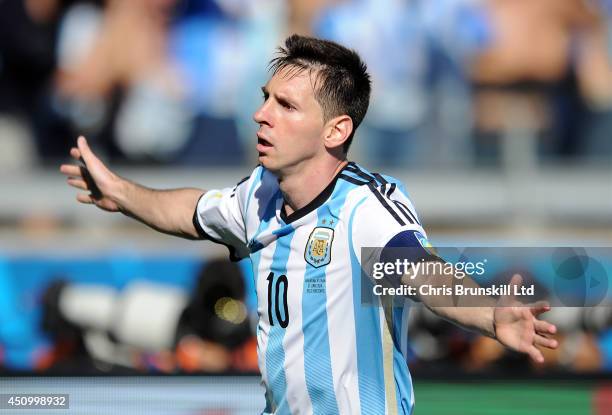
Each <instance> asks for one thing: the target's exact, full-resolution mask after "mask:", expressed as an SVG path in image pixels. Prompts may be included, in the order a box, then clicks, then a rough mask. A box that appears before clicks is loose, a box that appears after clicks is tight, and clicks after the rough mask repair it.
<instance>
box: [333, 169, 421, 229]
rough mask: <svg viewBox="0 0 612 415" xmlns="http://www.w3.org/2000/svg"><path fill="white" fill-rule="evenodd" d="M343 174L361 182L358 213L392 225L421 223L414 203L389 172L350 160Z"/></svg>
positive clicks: (401, 184) (356, 211) (355, 201)
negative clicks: (370, 169) (366, 166)
mask: <svg viewBox="0 0 612 415" xmlns="http://www.w3.org/2000/svg"><path fill="white" fill-rule="evenodd" d="M342 174H343V175H346V176H348V180H351V181H353V182H355V183H356V185H359V186H360V190H359V192H358V193H357V192H356V196H358V197H354V198H353V209H354V213H355V214H359V215H360V216H362V215H365V216H366V217H369V218H370V220H373V219H375V220H376V221H378V222H379V223H389V225H390V226H391V225H399V226H407V225H408V226H409V225H418V226H420V222H419V220H418V216H417V214H416V212H415V208H414V205H413V204H412V201H411V200H410V198H409V197H408V193H407V192H406V189H405V186H404V185H403V183H402V182H401V181H399V180H398V179H396V178H394V177H392V176H389V175H384V174H379V173H375V172H370V171H369V170H366V169H364V168H363V167H361V166H359V165H357V164H355V163H350V164H349V165H348V166H347V168H346V169H345V170H344V171H343V173H342Z"/></svg>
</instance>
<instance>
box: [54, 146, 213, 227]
mask: <svg viewBox="0 0 612 415" xmlns="http://www.w3.org/2000/svg"><path fill="white" fill-rule="evenodd" d="M70 155H71V156H72V157H73V158H74V159H75V160H77V161H80V162H81V163H83V164H84V166H79V165H74V164H63V165H62V166H61V167H60V171H61V172H62V173H63V174H65V175H66V176H68V184H69V185H70V186H72V187H75V188H77V189H80V190H84V191H85V192H88V193H83V192H81V193H79V194H78V195H77V200H78V201H79V202H81V203H86V204H95V205H96V206H97V207H99V208H100V209H103V210H106V211H109V212H121V213H123V214H125V215H127V216H130V217H132V218H135V219H137V220H138V221H140V222H142V223H144V224H146V225H147V226H150V227H151V228H153V229H155V230H158V231H160V232H163V233H167V234H171V235H175V236H180V237H183V238H188V239H196V238H199V234H198V232H197V230H196V229H195V227H194V225H193V214H194V212H195V209H196V205H197V202H198V200H199V198H200V197H201V196H202V195H203V194H204V193H205V191H204V190H201V189H195V188H182V189H172V190H155V189H149V188H147V187H144V186H141V185H139V184H137V183H134V182H132V181H130V180H127V179H124V178H122V177H120V176H118V175H117V174H115V173H113V172H112V171H111V170H109V169H108V168H107V167H106V166H105V165H104V163H102V161H101V160H100V159H99V158H98V157H97V156H96V155H95V154H94V153H93V152H92V151H91V149H90V148H89V146H88V145H87V140H85V138H84V137H79V138H78V140H77V147H74V148H72V149H71V150H70Z"/></svg>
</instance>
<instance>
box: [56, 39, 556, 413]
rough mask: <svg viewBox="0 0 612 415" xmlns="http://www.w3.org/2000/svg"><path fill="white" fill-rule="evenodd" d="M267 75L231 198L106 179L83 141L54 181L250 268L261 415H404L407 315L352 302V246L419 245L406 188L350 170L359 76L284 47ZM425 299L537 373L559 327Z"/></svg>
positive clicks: (290, 42) (316, 53)
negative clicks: (251, 151) (250, 151)
mask: <svg viewBox="0 0 612 415" xmlns="http://www.w3.org/2000/svg"><path fill="white" fill-rule="evenodd" d="M271 72H272V76H271V78H270V80H269V81H268V83H267V84H266V85H265V86H264V87H263V88H262V92H263V103H262V105H261V107H260V108H259V109H258V110H257V111H256V112H255V114H254V120H255V122H256V123H258V124H259V130H258V132H257V151H258V153H259V163H260V164H259V165H258V166H257V167H256V168H255V170H253V172H252V173H251V175H250V176H249V177H247V178H245V179H244V180H242V181H240V182H239V183H238V184H237V185H235V186H234V187H229V188H226V189H221V190H209V191H206V192H204V191H202V190H199V189H194V188H184V189H176V190H163V191H161V190H152V189H148V188H145V187H143V186H140V185H138V184H136V183H133V182H131V181H129V180H126V179H124V178H122V177H119V176H117V175H116V174H114V173H113V172H112V171H110V170H109V169H108V168H107V167H106V166H105V165H104V164H103V163H102V162H101V161H100V160H99V159H98V158H97V157H96V156H95V155H94V153H92V151H91V150H90V148H89V147H88V145H87V142H86V140H85V139H84V138H83V137H79V139H78V141H77V147H76V148H73V149H72V150H71V155H72V157H73V158H75V159H77V160H80V159H82V161H83V162H84V164H85V166H84V167H79V166H76V165H62V166H61V171H62V172H63V173H64V174H66V175H68V176H69V178H68V183H69V184H70V185H72V186H74V187H76V188H78V189H81V190H83V191H85V193H79V194H78V195H77V200H78V201H79V202H82V203H87V204H95V205H96V206H98V207H99V208H101V209H104V210H107V211H111V212H122V213H124V214H126V215H129V216H131V217H134V218H136V219H138V220H140V221H141V222H144V223H145V224H147V225H149V226H151V227H152V228H154V229H156V230H158V231H161V232H165V233H169V234H173V235H178V236H183V237H186V238H194V239H207V240H211V241H214V242H217V243H221V244H224V245H226V246H227V247H228V248H229V250H230V255H231V258H232V259H240V258H247V257H249V258H250V259H251V262H252V264H253V271H254V275H255V278H256V288H257V298H258V308H257V312H258V317H259V323H258V326H257V342H258V354H259V368H260V370H261V375H262V382H263V385H264V387H265V391H266V396H265V397H266V408H265V409H264V413H265V414H272V413H274V414H310V413H314V414H334V413H342V414H385V413H400V414H409V413H411V412H412V410H413V406H414V397H413V391H412V381H411V378H410V374H409V372H408V366H407V364H406V347H407V346H406V332H405V330H406V324H405V323H406V318H407V308H404V309H402V308H398V307H396V308H391V309H389V308H384V307H371V306H364V305H362V304H361V300H360V298H361V297H360V296H361V292H360V290H361V283H360V278H361V268H360V267H361V263H362V258H361V248H362V247H370V246H371V247H385V246H413V247H414V246H417V247H418V246H420V244H423V243H424V242H423V241H424V240H425V239H424V238H425V231H424V230H423V228H422V226H421V224H420V222H419V219H418V216H417V215H416V213H415V210H414V207H413V205H412V203H411V202H410V200H409V198H408V196H407V193H406V191H405V189H404V187H403V185H402V184H401V183H398V182H397V181H396V180H394V179H393V178H391V177H388V176H382V175H379V174H376V173H371V172H369V171H367V170H365V169H364V168H363V167H361V166H359V165H357V164H355V163H352V162H349V161H348V160H347V152H348V149H349V147H350V144H351V141H352V140H353V136H354V135H355V131H356V129H357V127H358V126H359V124H360V123H361V121H362V120H363V118H364V116H365V114H366V110H367V108H368V102H369V96H370V79H369V75H368V73H367V71H366V66H365V65H364V63H363V62H362V61H361V59H360V58H359V56H358V55H357V54H356V53H355V52H353V51H351V50H348V49H346V48H344V47H342V46H340V45H338V44H335V43H332V42H328V41H323V40H318V39H313V38H307V37H302V36H297V35H293V36H291V37H289V38H288V39H287V40H286V41H285V46H284V48H281V49H279V55H278V57H277V58H275V59H274V60H272V62H271ZM87 192H89V193H87ZM413 281H414V280H413ZM417 281H419V280H418V279H417ZM419 283H425V282H414V283H413V284H419ZM514 283H518V281H514ZM434 297H435V296H420V297H419V298H417V300H421V301H423V302H424V303H425V304H426V305H428V306H430V307H431V308H432V309H433V310H434V312H436V313H437V314H439V315H441V316H442V317H444V318H447V319H450V320H452V321H455V322H457V323H458V324H460V325H462V326H465V327H468V328H472V329H475V330H478V331H480V332H481V333H484V334H486V335H488V336H491V337H493V338H496V339H497V340H499V341H500V342H501V343H502V344H504V345H506V346H508V347H510V348H511V349H513V350H517V351H519V352H523V353H528V354H529V355H530V356H531V357H532V358H533V359H534V360H536V361H542V360H543V356H542V353H541V351H540V350H539V349H538V348H537V347H536V346H544V347H556V341H555V340H553V339H550V338H548V337H547V335H548V334H552V333H554V331H555V327H554V326H553V325H552V324H550V323H547V322H545V321H542V320H538V319H537V318H536V317H537V315H539V314H540V313H542V312H544V311H546V310H547V309H548V307H547V306H546V305H539V306H535V307H532V308H522V307H515V306H514V305H515V304H514V303H511V302H510V303H507V304H506V306H504V307H493V306H492V305H491V306H486V307H484V306H483V307H435V298H434Z"/></svg>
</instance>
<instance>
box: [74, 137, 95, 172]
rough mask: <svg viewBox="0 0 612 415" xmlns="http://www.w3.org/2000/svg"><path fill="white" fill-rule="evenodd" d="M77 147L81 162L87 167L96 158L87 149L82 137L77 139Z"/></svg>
mask: <svg viewBox="0 0 612 415" xmlns="http://www.w3.org/2000/svg"><path fill="white" fill-rule="evenodd" d="M77 146H78V147H79V148H78V150H79V152H80V153H81V157H82V159H83V161H84V162H85V164H86V165H87V166H89V163H91V162H92V161H94V160H95V159H96V156H95V155H94V153H93V152H92V151H91V149H90V148H89V144H87V140H86V139H85V137H83V136H82V135H81V136H79V138H77Z"/></svg>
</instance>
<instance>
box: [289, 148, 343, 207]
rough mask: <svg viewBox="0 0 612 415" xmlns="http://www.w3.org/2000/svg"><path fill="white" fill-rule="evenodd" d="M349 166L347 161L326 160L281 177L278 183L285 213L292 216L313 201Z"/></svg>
mask: <svg viewBox="0 0 612 415" xmlns="http://www.w3.org/2000/svg"><path fill="white" fill-rule="evenodd" d="M347 164H348V161H347V160H338V159H333V160H330V161H328V160H325V161H324V162H322V163H320V164H319V165H309V166H301V168H297V169H295V171H292V172H291V173H288V174H286V175H283V176H280V177H279V179H278V183H279V186H280V189H281V192H283V197H284V198H285V213H286V214H287V215H291V214H292V213H293V212H295V211H296V210H298V209H301V208H303V207H304V206H306V205H307V204H308V203H310V202H311V201H313V200H314V198H315V197H317V196H318V195H319V194H320V193H321V192H322V191H323V190H324V189H325V188H326V187H327V186H328V185H329V184H330V183H331V182H332V180H333V179H334V177H336V175H337V174H338V173H339V172H340V171H341V170H342V169H343V168H344V166H346V165H347Z"/></svg>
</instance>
